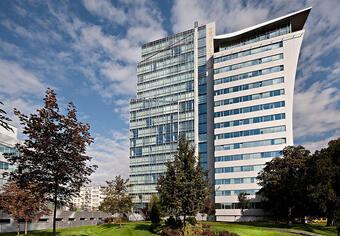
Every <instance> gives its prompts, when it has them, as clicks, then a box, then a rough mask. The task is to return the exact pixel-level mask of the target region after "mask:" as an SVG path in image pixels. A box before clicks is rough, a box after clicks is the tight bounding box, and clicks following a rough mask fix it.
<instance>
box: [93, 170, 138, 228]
mask: <svg viewBox="0 0 340 236" xmlns="http://www.w3.org/2000/svg"><path fill="white" fill-rule="evenodd" d="M128 182H129V179H127V180H124V179H123V178H122V177H121V176H120V175H118V176H116V177H115V179H114V180H111V181H106V184H107V188H106V189H105V190H104V194H105V196H106V197H105V198H104V201H103V202H102V203H101V204H100V206H99V210H101V211H104V212H107V213H111V214H112V215H113V214H116V213H117V214H118V215H119V219H120V220H119V227H120V228H121V227H122V216H123V214H124V213H128V212H130V211H131V208H132V207H133V203H132V199H131V196H129V195H128V191H127V189H128V188H127V183H128Z"/></svg>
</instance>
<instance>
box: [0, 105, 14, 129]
mask: <svg viewBox="0 0 340 236" xmlns="http://www.w3.org/2000/svg"><path fill="white" fill-rule="evenodd" d="M0 104H1V105H4V104H3V103H2V102H1V101H0ZM6 115H7V113H6V112H5V111H4V110H2V109H0V126H2V127H3V128H5V129H7V130H11V131H13V129H12V128H11V127H10V126H9V125H8V123H7V122H8V121H12V120H11V119H10V118H8V117H7V116H6Z"/></svg>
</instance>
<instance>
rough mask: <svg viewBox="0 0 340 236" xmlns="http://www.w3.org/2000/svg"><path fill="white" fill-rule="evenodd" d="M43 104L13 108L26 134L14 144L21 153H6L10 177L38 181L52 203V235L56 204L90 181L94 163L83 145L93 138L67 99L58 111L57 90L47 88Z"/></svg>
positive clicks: (73, 194)
mask: <svg viewBox="0 0 340 236" xmlns="http://www.w3.org/2000/svg"><path fill="white" fill-rule="evenodd" d="M44 103H45V104H44V107H42V108H40V109H38V110H37V113H36V114H31V115H29V116H27V115H24V114H22V113H21V112H20V111H18V110H16V109H14V114H15V115H16V116H18V117H19V119H20V122H21V125H22V126H23V133H24V134H25V135H26V137H27V138H26V140H25V141H24V144H17V145H16V148H17V150H18V151H19V153H20V155H5V157H6V159H7V160H8V161H9V163H10V164H12V165H16V166H17V167H18V168H17V169H16V170H14V171H12V172H11V173H10V174H9V175H10V179H11V180H15V181H17V182H19V183H26V181H27V180H30V181H31V182H32V183H33V184H37V185H38V187H39V189H40V191H41V192H42V193H43V194H44V196H45V199H46V200H48V201H50V202H52V203H53V205H54V212H53V235H54V236H55V235H56V221H55V219H56V208H57V206H58V205H60V204H67V203H68V202H69V201H70V199H71V198H72V197H73V196H75V195H77V194H78V193H79V191H80V187H81V186H83V185H84V184H86V183H89V182H90V179H89V178H88V177H89V176H90V175H91V174H92V173H93V172H94V171H95V169H96V167H97V166H95V165H90V164H89V161H90V160H91V157H89V156H87V155H86V148H87V146H88V145H90V144H91V143H92V142H93V138H91V135H90V132H89V130H90V125H89V124H88V123H86V124H83V123H82V122H80V121H78V119H77V109H76V107H75V106H74V105H73V103H72V102H70V103H69V104H68V106H67V109H66V114H63V113H61V111H60V109H59V106H58V103H57V98H56V93H55V92H54V91H53V90H51V89H47V90H46V95H45V98H44Z"/></svg>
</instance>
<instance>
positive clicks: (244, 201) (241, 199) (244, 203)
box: [237, 192, 250, 215]
mask: <svg viewBox="0 0 340 236" xmlns="http://www.w3.org/2000/svg"><path fill="white" fill-rule="evenodd" d="M247 195H248V194H247V193H244V192H240V193H239V195H238V196H237V198H238V205H239V207H240V208H241V214H242V215H243V214H244V209H247V208H249V204H250V203H249V199H248V198H247Z"/></svg>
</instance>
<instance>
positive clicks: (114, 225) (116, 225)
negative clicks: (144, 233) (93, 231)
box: [99, 223, 124, 229]
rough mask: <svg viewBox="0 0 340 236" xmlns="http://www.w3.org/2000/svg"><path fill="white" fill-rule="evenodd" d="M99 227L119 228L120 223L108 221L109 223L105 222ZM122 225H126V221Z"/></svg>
mask: <svg viewBox="0 0 340 236" xmlns="http://www.w3.org/2000/svg"><path fill="white" fill-rule="evenodd" d="M99 227H101V228H106V229H119V228H120V227H119V224H116V223H107V224H103V225H100V226H99ZM122 227H124V223H123V224H122Z"/></svg>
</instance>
